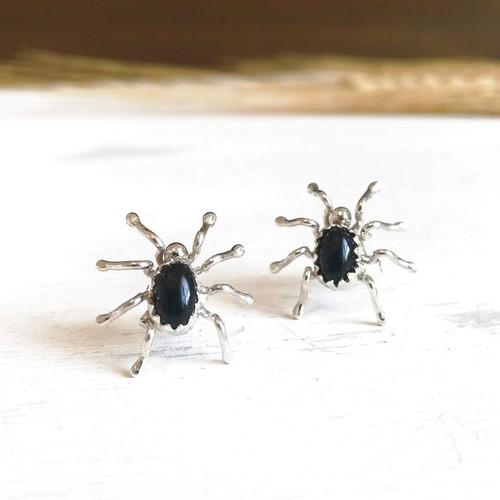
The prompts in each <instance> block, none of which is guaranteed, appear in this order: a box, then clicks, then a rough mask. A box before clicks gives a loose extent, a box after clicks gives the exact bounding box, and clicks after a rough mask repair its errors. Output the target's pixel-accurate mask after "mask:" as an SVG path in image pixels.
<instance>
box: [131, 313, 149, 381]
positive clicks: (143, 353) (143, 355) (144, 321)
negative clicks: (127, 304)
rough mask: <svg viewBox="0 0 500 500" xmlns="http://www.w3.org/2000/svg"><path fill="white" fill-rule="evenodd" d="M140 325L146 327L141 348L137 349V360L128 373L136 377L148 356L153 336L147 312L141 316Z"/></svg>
mask: <svg viewBox="0 0 500 500" xmlns="http://www.w3.org/2000/svg"><path fill="white" fill-rule="evenodd" d="M141 325H142V326H143V327H144V328H145V329H146V335H145V336H144V340H143V341H142V345H141V350H140V351H139V356H138V358H137V361H136V362H135V363H134V364H133V365H132V367H131V368H130V375H132V377H137V375H139V372H140V371H141V368H142V365H143V364H144V361H146V359H147V358H148V356H149V352H150V351H151V346H152V344H153V340H154V337H155V327H154V325H153V323H152V321H151V318H150V317H149V314H148V313H145V314H144V315H143V316H142V318H141Z"/></svg>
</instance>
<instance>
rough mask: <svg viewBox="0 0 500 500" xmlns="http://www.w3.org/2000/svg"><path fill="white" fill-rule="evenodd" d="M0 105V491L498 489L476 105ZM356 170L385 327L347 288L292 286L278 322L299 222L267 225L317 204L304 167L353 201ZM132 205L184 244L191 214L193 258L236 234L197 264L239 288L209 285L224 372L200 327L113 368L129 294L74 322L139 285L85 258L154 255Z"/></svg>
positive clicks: (128, 332) (414, 494) (40, 494)
mask: <svg viewBox="0 0 500 500" xmlns="http://www.w3.org/2000/svg"><path fill="white" fill-rule="evenodd" d="M0 107H1V108H2V120H1V122H0V134H1V136H2V138H3V144H2V150H1V153H0V155H1V161H2V165H3V166H4V167H3V168H4V170H3V182H2V184H1V196H0V209H1V211H2V222H3V234H4V237H3V238H4V239H3V244H2V258H3V263H4V265H3V269H2V292H1V294H2V308H1V313H0V314H1V319H2V325H3V327H2V334H1V339H2V341H1V343H0V420H1V425H0V444H1V448H2V453H1V455H0V470H1V471H2V473H1V475H0V487H1V491H2V497H4V498H9V499H27V498H36V499H45V498H46V499H62V498H75V499H79V498H82V499H83V498H100V499H116V498H123V499H127V498H189V499H192V498H205V499H206V498H210V499H218V500H219V499H226V498H227V499H234V498H242V499H255V498H273V499H306V498H307V499H310V498H318V499H319V498H334V497H338V498H367V497H370V498H384V499H388V498H389V499H401V498H405V499H422V498H426V499H442V498H456V499H467V498H478V497H480V498H483V499H494V498H497V497H498V494H499V491H500V480H499V478H498V473H497V472H498V469H499V466H500V423H499V422H500V395H499V394H500V393H499V391H498V388H497V385H498V383H497V381H498V377H499V374H500V368H499V364H498V359H499V358H498V356H499V354H500V349H499V338H500V337H499V334H500V307H499V302H498V293H497V282H498V273H497V271H496V270H495V269H493V268H491V267H490V264H491V261H492V249H495V248H496V246H497V245H498V234H497V233H498V232H497V231H495V230H494V228H495V227H496V226H497V215H498V209H497V205H496V198H497V197H498V185H499V181H500V178H499V173H498V168H497V166H498V157H499V154H500V149H499V148H500V146H499V143H498V136H499V132H500V123H499V122H498V120H495V119H451V118H446V119H444V118H441V119H437V118H426V117H421V118H374V117H358V118H354V117H352V118H349V117H316V118H313V117H277V116H264V117H258V116H253V117H252V116H214V115H191V116H187V115H183V116H180V115H175V114H169V113H163V112H160V111H158V112H156V113H151V111H150V109H149V108H142V107H141V105H131V104H130V103H126V102H122V103H118V102H117V101H113V100H107V99H105V98H102V99H96V98H89V97H86V98H82V97H79V98H78V99H76V98H73V97H69V96H61V95H56V94H53V93H50V92H46V93H44V92H7V91H2V92H1V93H0ZM374 179H378V180H380V181H381V182H382V183H383V185H384V189H383V190H382V191H381V192H380V193H379V194H377V195H376V197H375V198H373V200H372V201H370V204H369V206H368V207H367V216H368V217H370V218H372V217H373V218H380V219H382V220H406V221H407V222H409V223H410V230H409V231H408V232H407V233H403V234H394V233H380V234H377V235H376V236H374V238H373V241H372V242H371V243H370V245H372V244H373V245H374V247H375V246H386V247H388V248H391V249H393V250H395V251H397V252H398V253H400V254H401V255H402V256H403V257H407V258H410V259H413V260H415V262H416V263H417V264H418V267H419V272H418V273H417V274H416V275H409V274H406V273H405V272H404V271H402V270H400V269H397V268H394V267H393V266H391V264H390V263H387V264H386V265H384V273H380V272H379V271H378V270H377V269H373V277H374V278H375V280H376V281H377V284H378V286H379V292H380V295H381V299H382V302H383V304H384V307H385V310H386V313H387V317H388V323H387V325H386V326H385V327H383V328H382V327H379V326H377V325H376V324H375V323H374V321H373V320H374V316H373V311H372V309H371V304H370V302H369V298H368V294H367V292H366V290H365V289H364V288H363V287H361V286H359V287H356V288H353V289H352V290H350V291H345V292H339V293H335V292H331V291H329V290H327V289H325V288H323V287H321V286H320V285H319V284H317V285H313V286H312V289H311V293H310V298H309V303H308V307H307V310H306V313H305V317H304V318H303V319H302V320H300V321H295V320H292V319H291V318H290V312H291V309H292V307H293V305H294V303H295V300H296V297H297V294H298V291H299V280H300V276H301V274H302V269H303V266H304V262H297V263H296V264H294V265H293V266H290V267H289V268H287V269H286V270H283V271H282V272H281V273H280V274H278V275H270V274H269V272H268V263H269V262H270V261H272V260H275V259H277V258H280V257H282V256H284V255H286V254H287V253H288V252H289V251H290V250H291V249H293V248H295V247H297V246H300V245H304V244H311V243H312V237H311V234H310V232H309V231H308V230H307V229H305V228H292V229H284V228H278V227H276V226H274V224H273V219H274V217H275V216H276V215H280V214H282V215H286V216H290V217H296V216H307V217H313V218H319V217H320V216H321V213H322V207H321V204H320V202H319V201H318V200H317V199H315V198H313V197H312V196H310V195H308V194H307V192H306V186H307V184H308V183H309V182H311V181H316V182H318V184H319V185H320V186H321V187H323V188H324V189H325V190H327V191H328V192H329V193H330V195H331V196H332V198H333V200H334V203H335V204H340V205H346V206H348V207H350V208H352V207H353V205H354V203H355V201H356V199H357V197H359V195H360V194H361V193H362V191H363V190H364V188H365V187H366V184H368V182H369V181H372V180H374ZM130 210H134V211H136V212H138V213H139V214H140V215H141V217H142V219H143V220H144V222H146V223H147V224H148V225H150V226H151V227H152V228H153V229H154V230H155V231H157V232H158V233H159V234H160V235H161V236H162V237H163V238H164V239H165V240H166V241H169V242H170V241H181V242H184V243H186V244H190V242H191V241H192V238H193V237H194V233H195V231H196V230H197V229H198V227H199V224H200V221H201V216H202V214H203V213H204V212H205V211H207V210H213V211H214V212H215V213H217V215H218V222H217V224H216V226H215V227H214V228H213V229H212V231H211V233H209V235H208V236H207V239H206V241H205V245H204V248H203V254H202V258H203V257H204V256H208V255H210V254H212V253H214V252H217V251H223V250H226V249H227V248H229V247H230V246H232V245H233V244H235V243H243V244H244V245H245V246H246V249H247V253H246V255H245V257H243V258H242V259H241V260H235V261H232V262H228V263H226V264H224V265H220V267H218V268H217V267H216V268H214V269H213V270H212V271H210V274H209V275H207V278H206V282H207V283H214V282H217V281H227V282H229V283H231V284H233V285H235V286H237V287H239V288H241V289H242V290H244V291H248V292H250V293H253V294H254V295H255V299H256V300H255V305H254V307H252V308H244V307H242V306H239V305H235V304H234V302H233V301H232V300H231V299H230V298H222V297H217V298H216V297H213V298H212V299H211V303H210V307H211V308H212V309H213V310H214V311H217V312H218V313H219V314H220V315H221V316H222V317H223V319H225V320H226V322H227V325H228V329H229V331H230V334H231V338H230V340H231V344H232V348H233V350H234V353H235V361H234V363H233V364H231V365H227V366H226V365H224V364H223V363H222V362H221V361H220V349H219V347H218V342H217V338H216V334H215V332H214V330H213V328H212V326H211V325H210V324H207V323H204V322H203V321H202V320H201V319H200V320H199V323H198V324H197V327H196V328H195V329H194V330H193V331H192V332H190V333H189V334H187V335H185V336H183V337H178V338H175V337H170V336H166V335H165V336H158V338H157V339H156V340H155V344H154V345H153V351H152V355H151V358H150V359H149V360H148V363H147V365H146V366H145V369H144V372H143V373H142V374H141V376H140V377H139V378H137V379H131V378H130V377H128V376H127V375H126V373H127V370H128V368H129V367H130V365H131V364H132V363H133V361H134V360H135V357H136V355H137V352H138V350H139V347H140V343H141V341H142V335H143V332H142V331H141V328H140V327H139V326H138V319H139V317H140V314H141V311H139V309H140V308H138V310H137V311H134V312H130V313H128V314H127V315H126V316H124V317H123V318H121V319H119V320H117V321H116V322H115V323H113V324H111V325H110V326H109V327H107V328H104V329H102V328H99V327H97V325H96V324H95V323H94V321H93V320H94V317H95V316H96V315H97V314H99V313H102V312H104V311H106V310H108V309H110V308H112V307H114V306H115V305H117V304H118V303H120V302H121V301H123V300H124V299H126V298H128V297H131V296H132V295H134V294H135V293H137V292H138V291H140V290H141V289H143V287H144V286H145V277H144V275H142V274H141V273H139V274H138V273H135V272H133V271H130V272H123V273H118V272H116V273H112V272H109V273H106V274H103V273H98V272H97V270H96V269H95V267H94V264H95V261H96V260H97V259H99V258H109V259H130V258H139V259H144V258H151V257H152V256H153V248H152V246H151V245H150V244H149V243H148V242H147V241H145V240H144V239H143V238H140V236H139V235H138V234H137V233H136V232H135V231H133V230H131V229H130V228H129V227H127V225H126V224H125V220H124V218H125V214H126V213H127V212H129V211H130ZM198 327H199V328H198ZM242 327H244V329H242Z"/></svg>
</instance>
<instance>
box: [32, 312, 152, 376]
mask: <svg viewBox="0 0 500 500" xmlns="http://www.w3.org/2000/svg"><path fill="white" fill-rule="evenodd" d="M40 323H42V321H39V324H40ZM143 332H144V330H143V329H142V328H141V327H140V325H139V323H138V321H137V322H136V325H135V328H134V327H133V326H132V325H130V324H126V325H123V324H115V325H114V324H110V325H107V326H105V327H102V326H99V325H98V324H97V323H95V320H94V318H93V317H92V316H90V317H89V318H88V321H87V320H80V321H78V320H76V319H75V320H74V321H68V322H62V321H60V322H59V321H58V322H53V323H49V322H47V323H46V326H45V328H44V329H43V330H42V329H40V328H38V329H37V330H36V335H34V338H35V339H36V341H37V342H38V343H43V345H44V347H45V348H50V352H51V354H52V355H53V356H56V357H59V358H60V359H62V361H63V362H64V363H68V362H72V364H73V366H74V367H76V368H78V367H79V368H81V369H82V370H86V369H87V368H88V367H89V365H92V367H93V368H94V369H99V370H104V371H110V372H113V373H118V374H120V375H123V376H130V377H131V375H130V372H129V368H130V366H128V365H129V364H130V365H131V364H132V363H133V358H134V355H133V354H131V353H133V352H137V351H138V349H139V346H140V343H141V342H142V337H143V335H144V333H143Z"/></svg>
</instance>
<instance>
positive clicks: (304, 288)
mask: <svg viewBox="0 0 500 500" xmlns="http://www.w3.org/2000/svg"><path fill="white" fill-rule="evenodd" d="M311 273H312V268H311V267H309V266H307V267H306V268H305V269H304V274H303V275H302V281H301V282H300V294H299V300H298V301H297V303H296V304H295V307H294V308H293V311H292V314H293V316H294V318H297V319H298V318H300V316H302V314H303V313H304V306H305V304H306V302H307V295H308V292H309V281H310V279H311Z"/></svg>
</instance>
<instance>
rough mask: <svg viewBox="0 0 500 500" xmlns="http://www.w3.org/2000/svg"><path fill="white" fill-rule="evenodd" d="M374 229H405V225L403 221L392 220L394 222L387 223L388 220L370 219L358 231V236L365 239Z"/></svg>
mask: <svg viewBox="0 0 500 500" xmlns="http://www.w3.org/2000/svg"><path fill="white" fill-rule="evenodd" d="M374 229H385V230H386V231H401V232H402V231H406V225H405V223H404V222H394V223H389V222H381V221H379V220H372V221H370V222H367V223H366V224H365V225H364V226H363V227H362V228H361V230H360V231H359V238H360V239H361V240H363V241H364V240H366V238H368V236H370V233H371V232H372V231H373V230H374Z"/></svg>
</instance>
